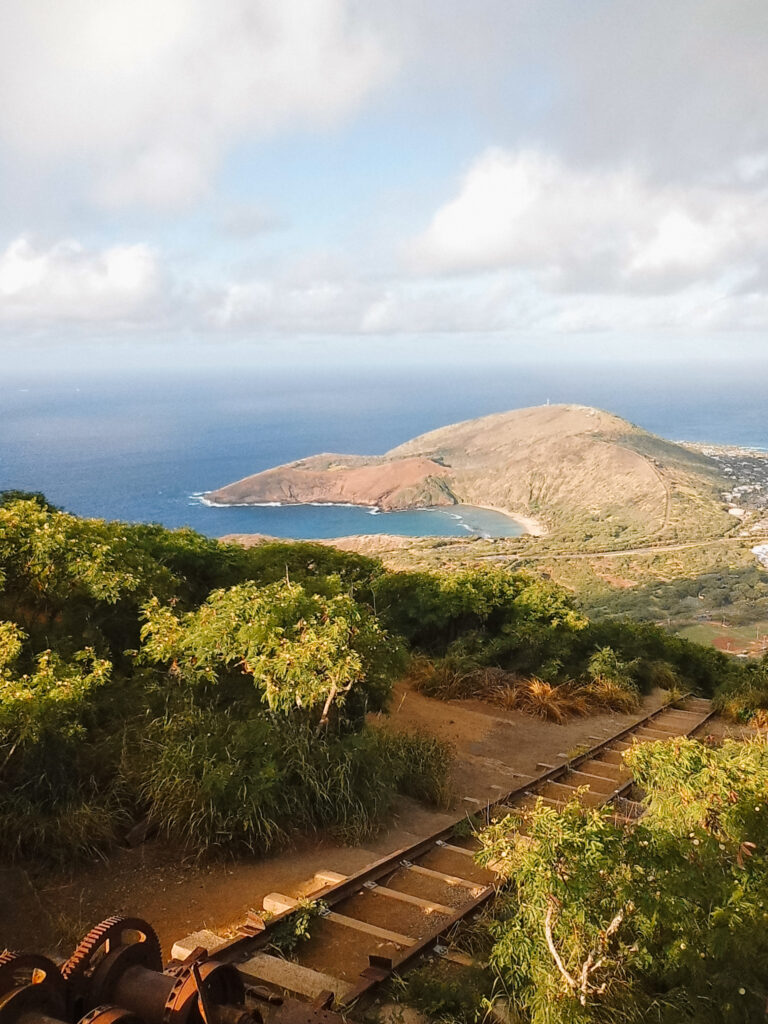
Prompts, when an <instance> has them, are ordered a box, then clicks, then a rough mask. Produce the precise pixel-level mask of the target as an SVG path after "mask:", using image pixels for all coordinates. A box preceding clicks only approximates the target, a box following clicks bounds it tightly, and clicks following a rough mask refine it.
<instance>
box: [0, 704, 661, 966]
mask: <svg viewBox="0 0 768 1024" xmlns="http://www.w3.org/2000/svg"><path fill="white" fill-rule="evenodd" d="M659 703H660V700H659V697H658V695H656V696H652V697H647V698H645V700H644V702H643V707H642V709H641V710H640V711H639V712H638V713H637V714H636V715H617V714H605V715H597V716H592V717H589V718H577V719H573V720H571V721H570V722H568V723H566V724H564V725H556V724H554V723H551V722H544V721H542V720H541V719H536V718H531V717H529V716H526V715H523V714H521V713H519V712H507V711H503V710H500V709H496V708H491V707H489V706H488V705H486V704H483V703H482V702H481V701H476V700H467V701H452V702H443V701H438V700H431V699H429V698H426V697H422V696H420V695H419V694H416V693H414V692H412V691H410V690H408V689H406V688H405V687H404V686H402V685H401V686H400V687H399V688H398V691H397V693H396V694H395V697H394V700H393V703H392V713H391V715H389V716H386V717H385V716H382V717H381V719H380V722H381V724H382V726H383V727H386V728H394V729H412V728H422V729H424V730H427V731H429V732H432V733H434V734H435V735H437V736H439V737H440V738H442V739H445V740H449V741H450V742H451V743H452V744H453V745H454V748H455V750H456V764H455V766H454V772H453V781H454V787H455V791H456V800H455V804H454V807H453V808H452V810H451V812H450V813H447V814H446V813H443V812H440V811H435V810H430V809H427V808H424V807H423V806H420V805H419V804H417V803H415V802H414V801H413V800H410V799H407V798H402V799H400V800H399V801H398V803H397V806H396V809H395V814H394V816H393V819H392V821H391V822H390V824H389V825H388V827H386V828H384V829H382V831H381V832H380V833H379V834H378V835H377V836H375V837H373V838H370V839H369V840H368V841H366V843H365V845H364V846H363V847H353V846H348V845H345V844H343V843H337V842H334V841H332V840H326V839H323V838H321V837H311V838H308V839H304V840H302V841H301V842H299V843H297V844H295V845H293V846H292V847H291V848H290V849H286V850H283V851H280V852H279V853H276V854H274V855H272V856H269V857H265V858H260V859H253V860H237V861H234V860H230V861H219V862H216V863H209V864H201V863H195V861H194V860H192V859H189V858H187V859H184V857H183V856H182V854H181V853H180V852H179V851H178V850H175V849H173V848H172V847H169V845H168V844H167V843H164V842H162V841H160V840H153V841H150V842H148V843H145V844H144V845H143V846H141V847H139V848H137V849H135V850H120V851H118V852H117V853H115V854H114V855H113V856H112V857H111V858H110V859H109V861H108V862H107V863H103V862H100V861H99V862H96V863H94V864H92V865H90V866H86V867H84V868H83V869H81V870H80V871H79V872H78V873H77V874H75V875H73V876H71V877H69V878H65V877H58V878H51V877H48V878H45V879H43V878H37V879H33V884H34V886H35V889H36V895H37V899H36V900H30V899H29V898H26V899H25V898H20V899H16V900H11V901H9V903H7V904H6V906H4V907H3V908H2V909H3V911H4V913H3V914H2V917H0V947H2V946H4V945H8V946H10V947H12V948H13V947H17V948H18V947H27V948H34V949H41V948H45V947H47V948H49V949H54V948H55V947H57V946H58V948H59V950H60V951H61V952H62V953H64V952H68V951H69V947H71V946H73V945H74V943H75V942H76V941H77V940H78V939H79V938H80V937H81V936H82V934H83V933H84V932H85V931H87V929H88V928H90V927H91V926H92V925H93V924H95V923H97V922H98V921H99V920H101V919H102V918H104V917H107V916H109V915H110V914H115V913H131V914H136V915H139V916H141V917H144V918H146V919H147V920H149V921H150V922H152V923H153V924H154V925H155V927H156V928H157V929H158V931H159V934H160V938H161V941H162V943H163V949H164V951H165V953H166V954H167V953H168V952H169V950H170V946H171V945H172V943H173V942H174V941H175V940H177V939H180V938H182V937H183V936H185V935H187V934H189V933H190V932H192V931H195V930H198V929H200V928H210V929H212V930H213V931H217V932H220V933H221V932H226V931H227V930H228V929H231V928H233V927H234V926H236V925H237V924H238V923H239V922H240V921H242V920H243V918H244V917H245V914H246V912H247V911H248V910H249V909H250V908H259V907H261V902H262V899H263V897H264V896H265V895H266V894H267V893H269V892H273V891H278V892H282V893H284V894H286V895H289V896H298V895H302V894H303V891H304V883H306V882H307V881H308V880H309V879H311V878H312V876H313V875H314V874H315V872H316V871H320V870H322V869H323V868H328V869H331V870H334V871H340V872H342V873H344V874H350V873H352V872H354V871H357V870H360V869H362V868H363V867H365V866H366V865H367V864H369V863H371V862H372V861H373V860H376V859H378V858H379V857H382V856H384V855H385V854H388V853H391V852H393V851H394V850H397V849H399V848H401V847H403V846H406V845H408V844H410V843H412V842H413V841H414V840H415V839H417V838H421V837H423V836H425V835H428V834H430V833H431V832H434V831H436V830H437V829H439V828H440V827H441V826H442V825H445V824H448V823H449V822H451V821H453V820H455V819H456V818H457V817H458V816H459V815H460V814H461V813H462V812H463V811H467V812H469V813H471V812H472V811H475V810H477V809H478V808H479V807H480V806H483V805H485V803H486V802H488V801H492V800H495V799H498V797H499V796H501V795H503V793H506V792H508V791H510V790H511V789H514V788H515V787H516V786H518V785H520V784H521V783H522V782H523V781H524V777H525V776H526V775H535V774H537V772H538V770H539V769H537V764H538V762H540V761H545V762H555V761H557V760H561V759H562V757H563V755H565V754H568V753H570V752H571V751H573V750H574V748H576V747H579V746H581V745H587V746H592V745H594V744H595V743H596V742H598V740H599V739H603V738H605V737H606V736H609V735H611V734H612V733H614V732H618V731H619V730H620V729H621V728H623V727H624V726H626V725H629V724H631V723H632V722H633V721H635V720H636V719H638V718H640V717H642V715H644V714H647V713H648V712H649V711H651V710H653V708H654V707H657V706H658V704H659ZM516 773H522V774H516ZM17 891H18V890H17ZM27 895H28V896H29V893H28V894H27Z"/></svg>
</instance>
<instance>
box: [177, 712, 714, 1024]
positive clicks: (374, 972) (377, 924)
mask: <svg viewBox="0 0 768 1024" xmlns="http://www.w3.org/2000/svg"><path fill="white" fill-rule="evenodd" d="M712 714H713V712H712V711H711V708H710V703H709V701H706V700H702V699H700V698H696V697H687V698H685V699H684V700H683V701H681V702H680V703H679V704H678V706H676V707H674V708H673V707H666V708H659V709H657V710H656V711H654V712H651V713H650V714H649V715H646V716H645V717H644V718H642V719H640V721H638V722H636V723H635V724H634V725H632V726H630V727H628V728H626V729H623V730H622V731H620V732H618V733H616V734H615V735H613V736H611V737H609V738H607V739H606V740H604V741H602V742H600V743H598V744H597V745H596V746H594V747H592V748H591V749H590V750H588V751H585V752H584V753H583V754H580V755H579V756H577V757H575V758H573V759H571V760H566V761H563V762H561V763H560V764H556V765H540V767H541V768H543V769H544V770H543V771H542V773H541V774H540V775H538V776H537V777H535V778H533V779H531V780H529V781H526V782H525V783H524V784H522V785H520V786H518V787H517V788H516V789H514V790H512V791H511V792H510V793H508V794H507V795H506V796H504V797H502V798H501V799H500V800H498V801H495V802H494V803H492V804H489V805H488V807H487V808H486V811H487V812H488V814H489V815H491V814H494V813H503V812H504V810H505V809H506V808H509V809H510V810H512V809H513V808H514V809H521V808H525V807H526V806H531V805H533V804H535V802H536V801H537V800H539V799H541V800H543V801H544V802H545V803H547V804H550V805H552V806H554V807H560V806H563V804H564V803H565V802H566V801H568V800H569V799H571V798H572V797H573V796H574V795H575V794H576V793H577V791H580V790H581V791H582V792H580V798H581V799H582V800H585V801H586V802H587V803H589V804H592V805H594V806H601V805H604V804H607V803H611V802H616V803H617V804H618V805H619V806H618V808H617V810H618V812H619V813H622V814H629V815H632V814H633V813H637V809H638V808H639V805H637V804H634V803H633V802H632V801H629V800H627V795H628V794H629V793H630V791H631V788H632V785H633V782H632V778H631V776H630V774H629V772H628V771H627V769H626V768H625V767H624V765H623V763H622V757H621V755H622V752H623V751H624V750H626V749H628V748H629V747H630V746H631V745H632V743H634V742H643V741H646V740H659V739H669V738H671V737H675V736H686V735H690V734H691V733H693V732H694V731H696V730H697V729H699V728H700V727H701V726H702V725H704V724H705V723H706V722H707V721H708V719H709V718H711V717H712ZM584 787H587V788H584ZM478 849H479V843H478V841H477V840H476V839H474V838H473V837H472V836H471V835H467V829H466V818H462V819H460V820H459V821H457V822H455V823H454V824H452V825H449V826H448V827H446V828H443V829H441V830H440V831H438V832H436V833H434V834H433V835H431V836H429V837H427V838H425V839H423V840H421V841H419V842H417V843H415V844H413V845H411V846H409V847H406V848H404V849H401V850H398V851H396V852H395V853H393V854H391V855H389V856H387V857H384V858H382V859H381V860H379V861H377V862H376V863H374V864H372V865H371V866H369V867H368V868H366V869H364V870H363V871H360V872H357V873H356V874H354V875H351V876H349V877H346V876H344V875H341V874H338V873H336V872H334V871H332V870H328V871H323V872H319V873H318V874H317V875H316V876H315V879H314V882H315V886H314V889H313V890H310V894H309V895H310V898H311V899H312V900H317V901H320V902H321V905H322V906H323V907H324V908H325V909H324V910H323V911H322V912H321V915H320V916H319V917H318V918H317V919H315V920H313V921H312V927H311V937H310V938H309V939H308V940H306V941H303V942H301V943H300V944H299V946H298V947H297V949H296V950H295V952H294V953H293V958H292V959H291V960H290V961H286V960H285V959H283V958H281V957H280V956H279V955H275V954H273V953H270V952H269V951H267V948H266V947H268V946H269V945H270V943H271V942H272V935H273V934H274V933H275V930H276V929H277V928H278V927H279V926H280V924H281V923H282V922H285V921H286V920H287V919H289V918H290V915H291V914H293V913H295V912H296V909H297V907H298V906H299V904H297V901H296V900H295V899H292V898H291V897H289V896H285V895H283V894H281V893H272V894H270V895H269V896H268V897H266V898H265V900H264V911H265V913H264V915H261V916H260V915H256V914H253V913H252V914H251V915H250V917H249V920H248V922H247V923H246V926H245V929H246V932H247V934H244V935H243V936H242V937H240V938H236V939H234V940H232V941H229V942H227V943H225V944H224V945H222V946H220V947H219V948H217V949H216V950H215V953H214V955H215V957H216V959H217V960H224V961H226V962H228V963H233V964H235V965H236V966H237V967H238V970H239V971H240V972H241V974H242V975H243V976H244V977H245V978H246V979H247V981H248V983H249V984H250V985H253V986H256V987H258V988H263V989H265V990H267V991H274V992H276V993H277V992H282V993H285V992H287V993H290V994H291V995H292V996H294V997H299V998H302V999H305V1000H309V1001H310V1002H311V1003H312V1004H313V1006H314V1007H315V1008H316V1009H320V1008H324V1009H327V1008H328V1007H331V1006H333V1007H336V1008H338V1009H339V1010H342V1009H348V1008H349V1007H351V1006H353V1005H355V1004H358V1003H359V1002H360V1001H361V1000H363V1001H364V1000H365V999H366V997H369V996H370V995H371V993H372V992H373V990H374V989H375V988H377V987H378V986H379V985H381V984H382V983H383V982H385V981H387V980H388V979H389V978H390V977H391V975H392V974H393V972H395V971H402V970H404V969H405V968H407V967H408V965H409V964H410V963H412V962H413V961H414V960H416V959H417V958H418V957H420V956H422V955H424V954H425V953H427V952H430V951H433V950H436V951H437V952H438V954H440V955H444V956H447V957H448V958H449V959H451V958H453V959H458V960H461V957H455V956H454V954H452V953H451V952H450V951H449V950H447V949H446V948H445V945H444V943H445V939H446V937H447V935H448V933H449V932H450V931H451V930H452V929H453V928H454V926H455V925H456V924H457V923H458V922H459V921H461V920H463V919H464V918H467V917H469V916H471V915H472V914H473V913H474V912H475V911H477V910H478V909H479V908H480V907H481V906H482V904H483V903H485V902H486V901H487V900H488V899H489V898H490V897H491V896H492V895H493V893H494V891H495V882H496V876H495V874H494V872H493V871H491V870H489V869H487V868H482V867H480V866H479V865H477V864H476V863H475V860H474V855H475V853H476V852H477V850H478ZM174 948H175V950H177V952H178V953H184V952H187V951H188V947H185V946H184V945H183V944H177V947H174ZM308 1019H309V1018H308Z"/></svg>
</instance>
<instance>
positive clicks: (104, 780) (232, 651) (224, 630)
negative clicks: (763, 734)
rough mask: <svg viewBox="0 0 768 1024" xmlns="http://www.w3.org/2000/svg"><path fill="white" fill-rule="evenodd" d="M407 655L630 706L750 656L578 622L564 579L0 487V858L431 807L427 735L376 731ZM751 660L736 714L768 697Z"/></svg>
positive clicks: (725, 673)
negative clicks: (377, 555)
mask: <svg viewBox="0 0 768 1024" xmlns="http://www.w3.org/2000/svg"><path fill="white" fill-rule="evenodd" d="M414 657H417V658H418V659H420V660H419V661H418V662H417V663H418V664H420V665H421V666H422V671H423V668H424V665H425V664H426V665H428V666H429V668H428V670H427V671H426V672H423V675H424V676H425V678H426V679H431V680H432V683H431V684H430V685H433V689H434V692H438V693H439V692H441V684H440V680H441V679H442V680H446V679H454V680H455V679H456V678H459V679H464V678H465V677H466V676H471V675H472V673H477V672H483V673H486V676H487V674H488V673H496V680H497V683H498V685H499V686H500V687H501V689H502V690H503V691H504V692H505V693H506V694H507V697H508V698H509V697H510V695H512V694H513V692H515V688H516V687H518V688H519V684H520V681H521V680H527V685H528V687H529V694H528V698H527V699H529V700H530V701H533V702H534V703H535V702H536V701H537V700H539V701H540V702H541V700H540V699H541V698H542V695H543V697H544V698H547V693H548V691H547V689H546V688H549V691H552V690H553V689H557V690H559V692H560V694H561V695H565V694H566V693H567V692H568V688H569V687H570V688H573V687H581V688H582V689H581V691H580V694H581V696H580V699H582V698H583V696H584V694H585V693H588V692H589V693H592V694H596V693H598V692H599V695H600V699H601V700H603V701H606V700H608V702H609V703H610V701H611V700H612V701H614V705H613V706H622V705H621V701H622V700H624V701H626V700H627V699H628V695H629V699H630V700H631V698H632V695H633V694H635V693H636V692H639V691H640V690H644V689H647V688H648V687H650V686H651V685H653V684H654V683H659V682H661V683H663V684H664V685H667V686H682V687H685V688H690V687H696V688H698V689H700V690H701V691H702V692H704V693H712V692H713V690H714V689H715V687H716V685H717V684H718V683H722V682H724V681H725V682H726V683H727V686H728V688H729V689H728V692H729V694H730V695H731V699H733V692H732V691H734V688H736V687H737V686H738V684H739V678H740V677H739V673H740V672H741V671H742V670H741V669H740V667H739V665H738V663H736V662H734V661H733V660H732V659H729V658H727V657H726V656H724V655H722V654H718V653H717V652H715V651H712V650H708V649H706V648H701V647H698V646H697V645H695V644H690V643H686V642H684V641H681V640H679V639H676V638H673V637H670V636H668V635H667V634H666V633H664V632H663V631H662V630H660V629H658V628H656V627H653V626H649V625H638V624H633V623H628V622H627V623H624V622H618V623H616V622H612V623H604V624H600V623H589V622H588V621H587V620H586V619H585V618H584V616H583V615H581V614H580V613H579V612H578V611H577V610H576V609H575V607H574V605H573V603H572V601H571V599H570V598H569V597H568V595H567V594H566V593H565V592H564V591H563V590H561V589H559V588H558V587H556V586H555V585H553V584H551V583H549V582H546V581H543V580H539V579H536V578H534V577H532V576H528V575H525V574H520V573H513V572H510V571H509V570H507V569H503V568H492V569H486V570H476V569H475V570H467V571H463V572H459V573H454V574H430V573H390V572H386V571H385V570H384V568H383V566H382V565H381V563H380V562H378V561H377V560H375V559H371V558H366V557H363V556H360V555H356V554H350V553H344V552H341V551H338V550H334V549H332V548H329V547H325V546H322V545H316V544H283V543H274V544H266V545H263V546H259V547H255V548H250V549H247V550H246V549H243V548H241V547H238V546H235V545H223V544H220V543H219V542H217V541H214V540H210V539H208V538H205V537H202V536H200V535H198V534H195V533H193V532H192V531H189V530H178V531H168V530H165V529H163V528H162V527H159V526H147V525H128V524H125V523H106V522H102V521H99V520H83V519H79V518H77V517H75V516H71V515H68V514H66V513H63V512H61V511H59V510H57V509H55V508H52V507H51V506H50V505H49V504H48V503H47V502H46V501H45V499H44V498H43V497H42V496H41V495H31V496H25V495H23V494H18V493H11V494H6V495H5V496H4V497H2V499H0V856H3V857H6V858H8V857H30V856H45V857H48V858H57V859H59V860H62V861H66V860H69V859H71V858H72V857H74V856H77V855H79V854H82V853H85V852H90V851H94V850H103V849H106V848H109V846H110V845H112V844H114V843H115V842H116V841H119V840H120V839H121V837H122V836H123V835H124V834H125V832H126V830H127V829H128V828H130V827H131V825H132V824H134V823H136V822H139V821H141V820H145V819H146V820H148V821H149V823H150V825H151V827H153V828H156V829H159V830H160V831H161V832H163V833H165V834H167V835H168V836H169V837H170V838H171V839H173V840H175V841H182V842H185V843H188V844H190V845H191V846H192V847H193V848H196V849H199V850H202V849H206V848H209V847H212V846H216V847H233V846H234V847H242V848H247V849H264V848H267V847H269V846H271V845H273V844H275V843H278V842H280V841H283V840H284V839H285V838H286V837H287V835H288V834H289V833H290V832H292V831H294V830H296V829H301V830H307V829H331V830H335V831H336V832H338V833H341V834H342V835H346V836H350V837H358V836H361V835H363V834H364V833H365V832H366V831H367V830H369V829H370V828H372V827H373V826H374V825H375V824H376V823H377V822H378V821H380V820H381V818H382V816H383V815H385V814H386V811H387V809H388V807H389V805H390V803H391V800H392V796H393V794H394V793H395V792H396V791H398V790H403V791H407V792H409V793H417V794H419V795H421V796H422V797H423V798H425V799H429V800H433V801H435V802H441V801H444V800H445V799H446V782H445V776H446V762H447V760H448V758H449V753H448V751H447V750H446V749H445V748H444V747H443V746H442V745H441V744H438V743H436V742H435V741H433V740H431V739H429V738H426V737H423V736H417V735H412V736H399V735H396V734H393V733H390V732H389V731H382V730H375V729H372V728H370V727H368V726H367V725H366V720H365V716H366V713H367V712H368V711H375V710H379V709H383V708H385V707H386V704H387V700H388V697H389V694H390V690H391V687H392V683H393V681H394V680H395V678H396V677H397V676H398V675H399V674H401V673H402V672H403V671H404V669H405V667H406V664H407V662H408V660H409V659H410V660H411V663H412V664H413V663H414V662H413V659H414ZM760 678H762V679H763V681H762V682H760V679H759V678H758V677H755V678H754V679H750V686H751V689H750V691H749V692H750V694H751V696H750V698H749V701H748V702H747V703H748V706H747V705H745V706H744V707H743V708H741V710H740V711H739V713H740V714H741V715H742V717H748V716H749V714H752V713H754V710H755V709H756V708H757V707H759V706H763V705H760V700H762V697H761V696H760V695H761V694H762V693H764V692H765V689H766V687H765V683H764V677H760ZM513 683H514V684H515V685H514V686H513V685H512V684H513ZM537 687H538V688H539V689H536V688H537ZM761 687H762V689H761ZM542 688H543V689H542ZM590 688H591V689H590ZM611 694H612V696H611ZM595 699H596V700H597V698H595ZM544 702H545V703H546V701H544ZM598 703H599V701H598ZM750 709H751V710H750Z"/></svg>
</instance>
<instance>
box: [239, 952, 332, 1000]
mask: <svg viewBox="0 0 768 1024" xmlns="http://www.w3.org/2000/svg"><path fill="white" fill-rule="evenodd" d="M237 969H238V971H239V972H240V974H242V975H243V976H244V979H245V981H246V983H247V984H256V985H259V984H263V983H264V982H266V983H267V984H268V985H275V986H276V987H277V988H280V989H283V990H284V991H286V992H293V993H295V994H296V995H300V996H304V997H305V998H306V999H317V998H318V997H319V996H321V995H323V994H324V993H326V992H332V993H333V995H334V997H335V999H336V1001H337V1002H340V1001H341V1000H343V999H344V997H345V996H346V994H347V992H349V991H350V989H351V987H352V986H351V985H350V984H349V983H348V982H346V981H342V980H341V978H334V977H333V976H332V975H330V974H324V973H323V972H322V971H315V970H312V968H310V967H303V966H302V965H301V964H297V963H294V962H293V961H291V960H283V958H282V957H279V956H271V955H270V954H269V953H256V954H255V955H254V956H252V957H249V958H248V960H245V961H244V962H243V963H241V964H238V965H237Z"/></svg>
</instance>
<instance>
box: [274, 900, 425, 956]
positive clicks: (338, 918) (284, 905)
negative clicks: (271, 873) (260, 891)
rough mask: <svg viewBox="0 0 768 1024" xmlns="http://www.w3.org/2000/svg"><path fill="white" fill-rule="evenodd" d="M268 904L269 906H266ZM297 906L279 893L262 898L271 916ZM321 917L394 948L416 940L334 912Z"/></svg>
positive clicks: (331, 911)
mask: <svg viewBox="0 0 768 1024" xmlns="http://www.w3.org/2000/svg"><path fill="white" fill-rule="evenodd" d="M267 904H269V905H267ZM298 906H299V901H298V900H295V899H293V897H292V896H284V895H283V894H282V893H279V892H271V893H270V894H269V895H268V896H265V897H264V909H265V910H271V911H272V913H273V914H280V913H282V912H283V911H286V910H293V909H295V908H296V907H298ZM322 917H323V918H324V920H326V921H330V922H331V924H336V925H339V926H340V927H341V928H350V929H352V930H354V931H357V932H364V933H365V934H366V935H370V936H372V937H373V938H375V939H380V940H381V941H382V942H391V943H393V944H394V945H396V946H415V945H416V939H414V938H413V936H411V935H404V934H403V933H402V932H393V931H390V930H389V929H388V928H379V926H378V925H375V924H369V923H368V922H367V921H361V920H359V919H358V918H356V917H347V915H346V914H337V913H336V911H334V910H327V911H325V912H324V913H322Z"/></svg>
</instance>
